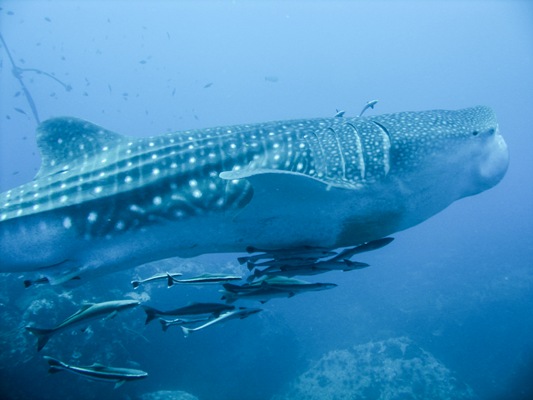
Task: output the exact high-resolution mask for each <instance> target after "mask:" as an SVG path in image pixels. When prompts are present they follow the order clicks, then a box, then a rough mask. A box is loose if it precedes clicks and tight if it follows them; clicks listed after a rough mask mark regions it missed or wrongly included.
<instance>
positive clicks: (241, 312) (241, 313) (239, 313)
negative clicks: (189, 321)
mask: <svg viewBox="0 0 533 400" xmlns="http://www.w3.org/2000/svg"><path fill="white" fill-rule="evenodd" d="M259 311H263V310H262V309H261V308H244V307H240V308H239V309H237V310H233V311H227V312H225V313H223V314H220V316H219V317H217V318H215V319H213V320H211V321H209V322H206V323H205V324H203V325H200V326H197V327H196V328H187V327H186V326H182V327H181V330H182V331H183V334H184V335H185V337H187V336H189V333H191V332H196V331H199V330H200V329H204V328H207V327H208V326H211V325H214V324H218V323H219V322H223V321H227V320H229V319H235V318H240V319H244V318H247V317H249V316H250V315H252V314H256V313H258V312H259Z"/></svg>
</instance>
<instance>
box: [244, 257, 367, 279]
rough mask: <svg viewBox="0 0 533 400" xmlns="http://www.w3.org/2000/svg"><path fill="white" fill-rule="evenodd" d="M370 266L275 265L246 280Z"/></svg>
mask: <svg viewBox="0 0 533 400" xmlns="http://www.w3.org/2000/svg"><path fill="white" fill-rule="evenodd" d="M369 266H370V265H369V264H366V263H362V262H357V261H350V260H342V261H331V260H324V261H317V262H315V263H312V264H305V265H281V266H277V265H275V266H271V267H268V268H265V269H263V270H259V269H256V270H254V273H253V274H252V275H250V276H249V277H248V278H247V279H246V280H247V281H248V282H250V281H252V280H254V279H257V278H261V277H262V276H267V277H273V276H279V275H281V276H285V277H291V276H297V275H318V274H323V273H324V272H329V271H353V270H356V269H362V268H366V267H369Z"/></svg>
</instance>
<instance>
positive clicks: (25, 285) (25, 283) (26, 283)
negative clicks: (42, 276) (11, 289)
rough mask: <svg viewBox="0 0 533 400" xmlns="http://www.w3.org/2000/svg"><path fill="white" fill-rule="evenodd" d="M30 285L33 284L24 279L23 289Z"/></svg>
mask: <svg viewBox="0 0 533 400" xmlns="http://www.w3.org/2000/svg"><path fill="white" fill-rule="evenodd" d="M31 285H33V282H32V281H30V280H29V279H26V280H25V281H24V287H25V288H29V287H30V286H31Z"/></svg>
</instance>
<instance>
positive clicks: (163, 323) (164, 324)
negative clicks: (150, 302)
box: [159, 319, 170, 332]
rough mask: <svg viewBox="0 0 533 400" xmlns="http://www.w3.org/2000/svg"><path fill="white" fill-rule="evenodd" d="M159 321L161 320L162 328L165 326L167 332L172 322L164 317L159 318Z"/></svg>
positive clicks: (164, 330)
mask: <svg viewBox="0 0 533 400" xmlns="http://www.w3.org/2000/svg"><path fill="white" fill-rule="evenodd" d="M159 322H161V328H163V332H166V331H167V329H168V327H169V325H170V324H169V323H168V322H167V321H165V320H164V319H159Z"/></svg>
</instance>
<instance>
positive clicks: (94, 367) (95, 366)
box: [91, 362, 107, 371]
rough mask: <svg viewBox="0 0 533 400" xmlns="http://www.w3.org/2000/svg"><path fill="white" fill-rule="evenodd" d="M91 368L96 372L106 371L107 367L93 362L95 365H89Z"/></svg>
mask: <svg viewBox="0 0 533 400" xmlns="http://www.w3.org/2000/svg"><path fill="white" fill-rule="evenodd" d="M91 368H93V369H96V370H98V371H101V370H103V369H106V368H107V367H106V366H105V365H104V364H100V363H96V362H95V363H93V364H92V365H91Z"/></svg>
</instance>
